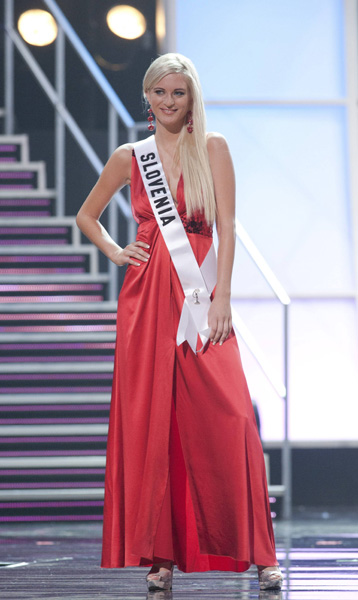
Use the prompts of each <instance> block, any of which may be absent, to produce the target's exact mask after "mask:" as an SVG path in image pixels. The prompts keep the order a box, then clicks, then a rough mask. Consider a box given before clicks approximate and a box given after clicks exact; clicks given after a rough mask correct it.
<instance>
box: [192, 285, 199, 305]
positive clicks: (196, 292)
mask: <svg viewBox="0 0 358 600" xmlns="http://www.w3.org/2000/svg"><path fill="white" fill-rule="evenodd" d="M199 292H200V290H199V289H198V288H196V289H195V290H194V291H193V294H192V296H193V298H194V304H200V302H199V295H198V294H199Z"/></svg>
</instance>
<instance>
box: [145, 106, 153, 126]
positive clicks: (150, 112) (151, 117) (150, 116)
mask: <svg viewBox="0 0 358 600" xmlns="http://www.w3.org/2000/svg"><path fill="white" fill-rule="evenodd" d="M147 120H148V129H149V131H154V124H153V121H154V117H153V111H152V109H151V108H150V107H149V108H148V119H147Z"/></svg>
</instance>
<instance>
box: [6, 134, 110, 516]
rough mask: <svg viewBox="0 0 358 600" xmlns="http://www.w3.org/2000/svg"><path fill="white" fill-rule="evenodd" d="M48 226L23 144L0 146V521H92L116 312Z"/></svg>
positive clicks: (46, 205)
mask: <svg viewBox="0 0 358 600" xmlns="http://www.w3.org/2000/svg"><path fill="white" fill-rule="evenodd" d="M55 214H56V194H55V191H54V190H49V189H47V186H46V166H45V164H44V163H43V162H31V161H30V159H29V143H28V138H27V137H26V136H23V135H11V136H4V135H2V136H0V521H8V522H9V521H48V520H59V519H62V520H71V519H74V520H97V519H98V520H100V519H101V518H102V506H103V481H104V467H105V448H106V434H107V424H108V413H109V401H110V391H111V381H112V369H113V354H114V343H115V319H116V314H115V312H116V304H115V303H113V302H108V300H107V298H108V276H107V275H105V274H101V273H99V272H98V252H97V249H96V248H94V247H92V246H89V245H85V244H81V241H80V232H79V230H78V229H77V227H76V224H75V219H74V218H73V217H61V218H60V217H56V216H55Z"/></svg>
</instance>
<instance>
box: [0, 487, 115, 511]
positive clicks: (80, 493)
mask: <svg viewBox="0 0 358 600" xmlns="http://www.w3.org/2000/svg"><path fill="white" fill-rule="evenodd" d="M103 497H104V489H103V486H101V487H97V488H78V489H76V488H73V489H71V488H67V489H65V488H64V489H58V488H56V489H51V488H48V489H40V490H22V489H20V490H16V489H14V490H13V489H10V490H0V501H1V502H14V501H19V500H21V501H24V500H32V501H34V500H41V501H44V500H56V501H57V502H59V501H60V502H61V501H63V500H73V499H79V498H81V499H83V500H88V499H92V500H103ZM0 507H1V505H0ZM2 508H5V507H4V505H2Z"/></svg>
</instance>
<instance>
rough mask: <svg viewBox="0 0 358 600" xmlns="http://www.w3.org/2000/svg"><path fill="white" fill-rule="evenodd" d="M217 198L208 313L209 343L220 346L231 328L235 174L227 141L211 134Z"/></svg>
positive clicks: (212, 168) (210, 156)
mask: <svg viewBox="0 0 358 600" xmlns="http://www.w3.org/2000/svg"><path fill="white" fill-rule="evenodd" d="M207 147H208V153H209V162H210V167H211V172H212V175H213V181H214V189H215V197H216V211H217V213H216V229H217V232H218V238H219V246H218V264H217V284H216V290H215V297H214V300H213V301H212V303H211V306H210V309H209V313H208V324H209V327H210V328H211V331H210V336H209V337H210V340H211V341H212V343H213V344H216V343H219V344H220V345H221V344H222V343H223V342H224V341H225V340H226V338H227V337H228V335H229V333H230V331H231V329H232V318H231V306H230V297H231V275H232V267H233V263H234V252H235V174H234V167H233V163H232V158H231V155H230V151H229V147H228V145H227V142H226V139H225V138H224V137H223V136H222V135H220V134H217V133H211V134H209V136H208V141H207Z"/></svg>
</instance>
